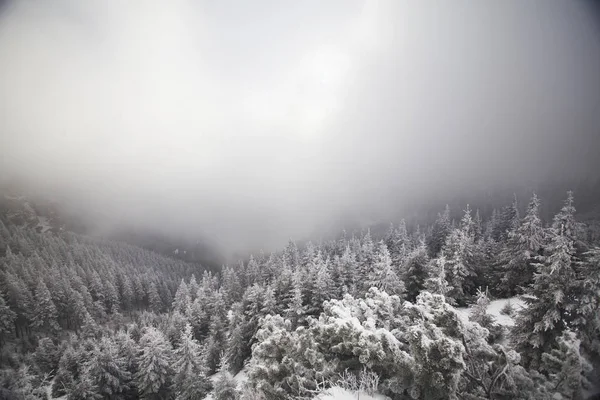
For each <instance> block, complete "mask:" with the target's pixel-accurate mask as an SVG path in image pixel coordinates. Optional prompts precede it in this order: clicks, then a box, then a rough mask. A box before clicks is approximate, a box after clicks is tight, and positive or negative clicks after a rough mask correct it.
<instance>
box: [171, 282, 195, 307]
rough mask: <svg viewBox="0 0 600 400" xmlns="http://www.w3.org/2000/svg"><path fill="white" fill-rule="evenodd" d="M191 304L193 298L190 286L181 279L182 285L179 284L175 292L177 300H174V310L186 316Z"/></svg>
mask: <svg viewBox="0 0 600 400" xmlns="http://www.w3.org/2000/svg"><path fill="white" fill-rule="evenodd" d="M190 304H191V296H190V291H189V289H188V285H187V284H186V283H185V281H184V280H183V279H181V283H180V284H179V287H178V288H177V292H175V298H174V299H173V310H174V311H178V312H179V313H181V314H185V313H186V311H187V309H188V307H189V306H190Z"/></svg>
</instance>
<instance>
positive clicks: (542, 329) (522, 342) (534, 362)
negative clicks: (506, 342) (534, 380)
mask: <svg viewBox="0 0 600 400" xmlns="http://www.w3.org/2000/svg"><path fill="white" fill-rule="evenodd" d="M574 213H575V208H574V207H573V198H572V195H571V193H570V192H569V196H568V198H567V200H566V201H565V206H564V207H563V208H562V209H561V211H560V212H559V213H558V214H557V215H556V216H555V217H554V223H553V225H552V229H551V230H550V235H551V242H550V244H549V245H548V247H547V249H546V250H547V254H548V256H547V257H546V259H545V261H544V263H543V264H542V263H538V264H536V267H537V272H536V274H535V276H534V281H533V284H532V286H531V288H530V289H529V290H528V291H527V295H526V296H525V298H524V299H525V301H526V303H527V307H525V308H523V309H522V310H521V312H520V313H519V315H518V317H517V319H516V325H515V328H514V330H513V335H514V340H515V343H516V348H517V350H518V351H519V352H520V353H521V355H522V356H523V360H524V365H525V366H530V367H531V368H538V367H539V365H540V361H541V355H542V354H543V353H545V352H549V351H550V350H551V349H552V348H556V347H557V340H558V338H559V337H560V336H561V335H562V333H563V332H564V331H565V329H567V328H568V327H569V325H570V324H571V323H572V321H573V320H574V319H576V317H577V308H578V304H577V300H576V299H577V297H578V294H577V292H578V291H579V288H578V287H577V276H576V271H575V265H576V263H578V258H577V255H576V249H575V243H576V242H577V237H576V236H575V235H576V234H577V230H576V229H575V227H576V224H575V219H574Z"/></svg>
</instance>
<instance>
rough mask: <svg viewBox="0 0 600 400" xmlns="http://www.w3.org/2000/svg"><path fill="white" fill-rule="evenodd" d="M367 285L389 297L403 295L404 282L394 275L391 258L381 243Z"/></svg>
mask: <svg viewBox="0 0 600 400" xmlns="http://www.w3.org/2000/svg"><path fill="white" fill-rule="evenodd" d="M369 285H370V286H375V287H377V288H378V289H380V290H383V291H384V292H386V293H388V294H390V295H403V294H404V282H402V281H401V280H400V279H399V278H398V275H396V272H395V271H394V267H393V266H392V258H391V257H390V253H389V251H388V249H387V246H386V245H385V243H384V242H383V241H381V242H379V248H378V252H377V261H376V262H375V265H374V267H373V271H372V273H371V278H370V280H369Z"/></svg>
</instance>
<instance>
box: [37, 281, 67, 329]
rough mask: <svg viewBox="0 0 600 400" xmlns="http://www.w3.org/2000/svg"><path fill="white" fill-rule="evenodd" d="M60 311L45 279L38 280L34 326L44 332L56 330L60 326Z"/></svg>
mask: <svg viewBox="0 0 600 400" xmlns="http://www.w3.org/2000/svg"><path fill="white" fill-rule="evenodd" d="M57 317H58V313H57V311H56V306H55V305H54V302H53V301H52V296H51V295H50V291H49V290H48V287H47V286H46V284H45V283H44V280H43V279H42V278H40V279H39V280H38V284H37V287H36V289H35V304H34V307H33V323H32V325H33V327H34V328H35V329H38V330H40V331H42V332H56V331H58V330H59V329H60V328H59V326H58V322H57Z"/></svg>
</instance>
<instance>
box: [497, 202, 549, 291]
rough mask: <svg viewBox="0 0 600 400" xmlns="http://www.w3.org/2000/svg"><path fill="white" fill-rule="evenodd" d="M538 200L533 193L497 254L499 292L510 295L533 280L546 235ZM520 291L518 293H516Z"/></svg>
mask: <svg viewBox="0 0 600 400" xmlns="http://www.w3.org/2000/svg"><path fill="white" fill-rule="evenodd" d="M539 209H540V200H539V199H538V197H537V195H536V194H535V193H534V194H533V196H532V197H531V200H530V201H529V205H528V206H527V213H526V215H525V217H523V220H522V221H521V223H520V225H519V227H518V228H517V229H516V230H515V231H513V232H510V233H509V235H508V240H507V244H506V247H505V250H504V251H503V252H502V254H501V255H500V260H501V261H500V262H502V263H503V264H504V266H503V268H502V270H503V274H502V280H501V282H502V287H503V289H502V292H503V293H506V294H508V295H514V294H515V293H517V291H521V292H522V290H523V288H525V287H527V286H528V285H529V284H530V283H531V281H532V280H533V274H534V273H535V263H536V262H538V261H539V259H540V256H541V255H542V252H543V248H544V245H545V240H546V239H545V238H546V232H545V229H544V227H543V225H542V220H541V219H540V216H539ZM519 288H521V290H518V289H519Z"/></svg>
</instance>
